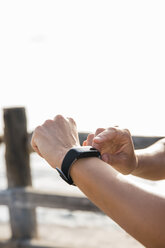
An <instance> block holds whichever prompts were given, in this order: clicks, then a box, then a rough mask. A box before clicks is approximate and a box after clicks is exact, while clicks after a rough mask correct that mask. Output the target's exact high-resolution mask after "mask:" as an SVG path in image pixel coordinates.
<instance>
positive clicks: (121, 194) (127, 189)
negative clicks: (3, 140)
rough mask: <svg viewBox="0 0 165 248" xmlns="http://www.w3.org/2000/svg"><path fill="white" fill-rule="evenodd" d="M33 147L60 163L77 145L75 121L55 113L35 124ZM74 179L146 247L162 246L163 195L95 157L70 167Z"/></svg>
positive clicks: (164, 239)
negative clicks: (38, 124)
mask: <svg viewBox="0 0 165 248" xmlns="http://www.w3.org/2000/svg"><path fill="white" fill-rule="evenodd" d="M32 146H33V149H34V150H35V151H36V152H38V154H39V155H41V156H42V157H44V158H45V159H46V161H47V162H48V163H49V164H50V165H51V166H52V167H53V168H55V167H58V168H60V167H61V163H62V160H63V158H64V156H65V154H66V153H67V151H68V150H69V149H70V148H72V147H74V146H79V140H78V134H77V129H76V125H75V122H74V121H73V120H72V119H70V118H67V119H65V118H63V117H62V116H57V117H56V118H55V120H54V121H51V120H50V121H47V122H45V123H44V125H42V126H40V127H38V128H37V129H36V130H35V132H34V134H33V137H32ZM70 173H71V177H72V179H73V181H74V183H75V184H76V185H77V186H78V187H79V188H80V190H82V191H83V192H84V193H85V194H86V195H87V197H88V198H89V199H90V200H91V201H93V202H94V203H95V204H96V205H97V206H98V207H99V208H100V209H102V210H103V211H104V212H105V213H106V214H107V215H108V216H109V217H111V218H112V219H113V220H114V221H116V222H117V223H118V224H119V225H120V226H121V227H122V228H124V229H125V230H126V231H127V232H128V233H130V234H131V235H132V236H133V237H134V238H136V239H137V240H139V241H140V242H141V243H142V244H144V245H145V246H147V247H151V248H152V247H157V248H159V247H160V248H161V247H164V246H165V236H164V226H165V211H164V210H165V199H164V198H163V197H161V196H158V195H154V194H152V193H149V192H147V191H145V190H143V189H140V188H139V187H137V186H135V185H134V184H132V183H130V182H129V181H127V180H126V179H124V177H123V176H122V175H121V174H119V173H118V172H116V171H115V170H114V169H113V168H112V167H110V166H109V165H108V164H107V163H105V162H103V161H102V160H100V159H98V158H84V159H80V160H78V161H76V162H75V163H74V164H73V166H72V167H71V171H70Z"/></svg>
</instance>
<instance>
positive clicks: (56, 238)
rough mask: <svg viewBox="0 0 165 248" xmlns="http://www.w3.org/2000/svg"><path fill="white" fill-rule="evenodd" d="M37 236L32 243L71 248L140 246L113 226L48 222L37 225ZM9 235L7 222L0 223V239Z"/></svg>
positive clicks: (133, 247)
mask: <svg viewBox="0 0 165 248" xmlns="http://www.w3.org/2000/svg"><path fill="white" fill-rule="evenodd" d="M38 233H39V238H38V240H33V241H32V242H33V243H38V242H41V241H42V242H43V243H45V244H50V245H55V247H70V248H71V247H72V248H82V247H86V248H110V247H112V248H142V247H144V246H142V245H141V244H140V243H139V242H137V241H136V240H135V239H133V238H132V237H131V236H130V235H128V234H127V233H126V232H124V231H123V230H121V229H118V228H115V227H114V226H111V227H108V228H99V227H96V228H94V227H88V228H87V227H78V228H77V227H69V228H68V227H65V226H55V225H50V224H46V225H45V224H42V225H39V228H38ZM9 237H10V228H9V226H8V225H7V224H3V225H0V240H2V239H8V238H9Z"/></svg>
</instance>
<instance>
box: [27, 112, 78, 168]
mask: <svg viewBox="0 0 165 248" xmlns="http://www.w3.org/2000/svg"><path fill="white" fill-rule="evenodd" d="M31 145H32V147H33V149H34V150H35V151H36V152H37V153H38V154H39V155H40V156H41V157H43V158H44V159H45V160H46V161H47V162H48V163H49V164H50V165H51V166H52V167H53V168H56V167H58V168H61V164H62V161H63V159H64V157H65V155H66V153H67V152H68V151H69V150H70V149H71V148H72V147H75V146H80V143H79V138H78V132H77V127H76V123H75V121H74V120H73V119H72V118H64V117H63V116H61V115H57V116H56V117H55V118H54V120H47V121H46V122H45V123H44V124H43V125H42V126H38V127H37V128H36V129H35V131H34V133H33V136H32V140H31Z"/></svg>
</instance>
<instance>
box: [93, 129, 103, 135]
mask: <svg viewBox="0 0 165 248" xmlns="http://www.w3.org/2000/svg"><path fill="white" fill-rule="evenodd" d="M104 130H105V128H101V127H99V128H97V129H96V132H95V134H96V135H97V134H99V133H102V132H103V131H104Z"/></svg>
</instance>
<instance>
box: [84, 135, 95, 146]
mask: <svg viewBox="0 0 165 248" xmlns="http://www.w3.org/2000/svg"><path fill="white" fill-rule="evenodd" d="M94 136H95V135H94V133H90V134H88V137H87V143H86V145H87V146H92V142H93V138H94Z"/></svg>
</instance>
